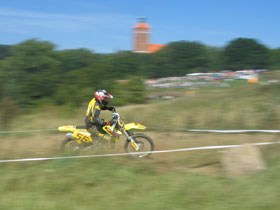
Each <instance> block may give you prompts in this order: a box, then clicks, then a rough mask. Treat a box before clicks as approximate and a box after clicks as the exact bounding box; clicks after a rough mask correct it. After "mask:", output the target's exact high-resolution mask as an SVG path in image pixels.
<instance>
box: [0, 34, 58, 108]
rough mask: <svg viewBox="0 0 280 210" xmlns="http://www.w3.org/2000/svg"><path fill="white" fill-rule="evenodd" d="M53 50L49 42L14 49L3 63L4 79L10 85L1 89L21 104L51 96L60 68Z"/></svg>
mask: <svg viewBox="0 0 280 210" xmlns="http://www.w3.org/2000/svg"><path fill="white" fill-rule="evenodd" d="M53 49H54V45H53V44H51V43H49V42H43V41H37V40H35V39H31V40H27V41H25V42H22V43H20V44H18V45H15V46H14V47H13V56H12V57H8V58H7V59H4V61H3V62H2V68H3V71H4V73H3V74H4V78H6V79H7V80H8V81H9V83H8V84H7V85H6V87H4V89H5V91H7V92H9V95H11V96H13V97H14V99H16V100H17V101H19V102H20V104H26V105H27V104H33V100H37V99H41V98H44V97H49V96H51V95H52V93H53V90H54V88H55V86H56V84H57V80H56V77H57V75H56V70H57V69H58V66H59V62H58V60H57V59H56V58H55V54H54V51H53ZM6 94H7V93H6Z"/></svg>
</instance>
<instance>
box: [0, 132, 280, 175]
mask: <svg viewBox="0 0 280 210" xmlns="http://www.w3.org/2000/svg"><path fill="white" fill-rule="evenodd" d="M146 134H147V135H149V136H151V137H152V139H153V140H154V143H155V150H169V149H178V148H188V147H199V146H211V145H231V144H243V143H253V142H268V141H279V140H280V138H279V136H277V135H274V134H201V133H184V132H174V133H173V132H171V133H165V132H147V133H146ZM62 139H64V134H57V135H43V134H36V135H33V136H31V137H27V136H26V137H20V138H19V137H18V138H16V137H11V136H10V137H7V138H1V140H0V145H1V146H0V157H1V159H8V158H30V157H49V156H61V154H60V153H59V147H60V143H61V141H62ZM123 145H124V137H122V138H121V140H120V142H119V143H118V144H117V145H116V148H115V149H114V150H111V151H106V152H107V153H118V152H124V150H123ZM224 151H225V150H202V151H187V152H175V153H162V154H153V155H152V156H151V158H150V159H148V160H141V162H143V161H147V163H148V162H149V163H156V164H155V166H156V167H158V168H159V169H160V170H169V169H172V168H174V167H175V168H186V167H187V168H188V169H190V168H191V170H194V171H198V172H204V171H205V170H206V172H207V173H216V171H217V170H218V168H219V159H220V158H219V157H220V155H221V154H223V152H224ZM91 154H93V153H91ZM119 159H120V160H121V161H125V162H126V164H135V161H130V160H128V159H127V158H126V157H119ZM207 166H208V167H207ZM209 166H211V167H209Z"/></svg>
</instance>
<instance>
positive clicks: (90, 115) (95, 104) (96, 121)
mask: <svg viewBox="0 0 280 210" xmlns="http://www.w3.org/2000/svg"><path fill="white" fill-rule="evenodd" d="M105 109H107V107H106V105H105V106H104V105H102V104H100V102H99V101H97V100H96V99H95V98H93V99H92V100H91V101H90V102H89V104H88V109H87V113H86V124H87V125H88V126H89V125H91V126H92V125H95V126H101V125H102V124H103V120H102V119H100V118H99V115H100V111H101V110H105Z"/></svg>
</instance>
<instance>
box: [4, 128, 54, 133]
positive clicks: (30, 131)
mask: <svg viewBox="0 0 280 210" xmlns="http://www.w3.org/2000/svg"><path fill="white" fill-rule="evenodd" d="M46 131H57V129H47V130H22V131H0V133H32V132H46Z"/></svg>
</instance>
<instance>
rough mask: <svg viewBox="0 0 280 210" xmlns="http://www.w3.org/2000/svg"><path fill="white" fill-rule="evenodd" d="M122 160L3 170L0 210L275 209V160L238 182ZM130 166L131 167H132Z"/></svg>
mask: <svg viewBox="0 0 280 210" xmlns="http://www.w3.org/2000/svg"><path fill="white" fill-rule="evenodd" d="M127 161H128V163H127V164H124V160H123V158H104V159H103V158H98V159H83V160H57V161H46V162H41V163H20V164H17V163H15V164H2V165H1V179H0V186H1V187H0V193H1V197H0V209H5V210H9V209H13V210H14V209H22V210H25V209H26V210H33V209H34V210H37V209H40V210H49V209H59V210H66V209H67V210H72V209H73V210H80V209H81V210H82V209H100V210H101V209H143V208H145V209H146V208H147V209H209V210H211V209H213V210H214V209H215V210H216V209H247V210H250V209H252V210H253V209H254V210H255V209H264V208H266V209H275V210H276V209H278V208H279V199H278V197H279V195H280V190H279V187H280V183H279V182H278V177H279V172H280V167H279V163H280V162H279V159H278V160H274V161H275V162H274V164H273V165H272V166H270V167H269V168H268V170H267V171H265V172H263V173H260V174H258V175H254V176H250V177H244V178H239V179H234V180H233V179H228V178H225V177H223V176H207V175H202V174H195V173H190V172H188V171H185V170H178V169H177V170H169V171H165V172H162V171H161V170H157V167H155V165H153V164H149V162H147V161H137V162H135V161H133V160H125V162H127ZM131 161H133V163H132V162H131Z"/></svg>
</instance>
